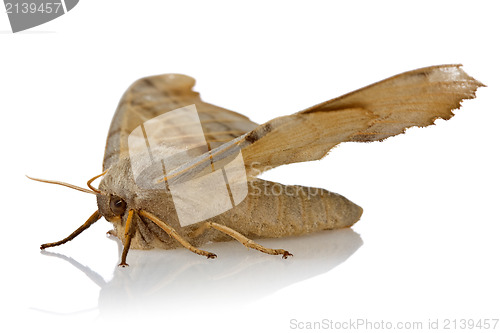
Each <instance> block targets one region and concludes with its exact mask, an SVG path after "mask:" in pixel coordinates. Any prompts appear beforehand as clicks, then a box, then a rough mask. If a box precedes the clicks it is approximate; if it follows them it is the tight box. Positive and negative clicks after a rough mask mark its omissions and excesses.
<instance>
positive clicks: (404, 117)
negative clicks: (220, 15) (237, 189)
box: [41, 65, 482, 265]
mask: <svg viewBox="0 0 500 333" xmlns="http://www.w3.org/2000/svg"><path fill="white" fill-rule="evenodd" d="M193 85H194V80H193V79H192V78H190V77H187V76H183V75H177V74H175V75H174V74H171V75H162V76H153V77H148V78H143V79H140V80H138V81H137V82H135V83H134V84H133V85H132V86H131V87H130V88H129V89H128V90H127V92H126V93H125V94H124V96H123V98H122V100H121V101H120V104H119V106H118V109H117V111H116V114H115V116H114V118H113V121H112V123H111V127H110V130H109V134H108V141H107V145H106V151H105V156H104V165H103V169H104V170H106V171H105V172H104V173H103V174H101V175H99V176H103V178H102V181H101V183H100V185H99V189H96V188H94V187H93V186H92V185H91V182H92V181H93V180H95V179H96V178H97V177H94V178H93V179H91V180H90V181H89V183H88V185H89V187H90V189H91V190H87V189H82V188H79V187H76V186H73V185H69V184H65V183H61V182H53V181H45V182H52V183H57V184H61V185H65V186H69V187H72V188H75V189H79V190H82V191H85V192H89V193H93V194H95V195H96V196H97V205H98V210H97V211H96V212H95V213H94V214H93V215H92V216H91V217H90V218H89V219H88V221H87V222H85V224H83V225H82V226H81V227H80V228H78V229H77V230H76V231H75V232H73V233H72V234H71V235H70V236H68V237H67V238H65V239H63V240H62V241H59V242H55V243H49V244H44V245H42V246H41V248H42V249H44V248H47V247H51V246H56V245H60V244H63V243H65V242H67V241H69V240H71V239H73V238H74V237H76V236H77V235H78V234H80V233H81V232H82V231H83V230H85V229H86V228H88V227H89V226H90V225H91V224H93V223H94V222H96V221H97V220H98V219H99V218H100V217H102V216H104V217H105V218H106V219H107V220H108V221H110V222H112V223H113V225H114V230H113V231H111V233H112V234H113V235H115V236H116V237H118V238H119V239H120V240H121V241H122V242H123V244H124V250H123V253H122V260H121V265H126V256H127V253H128V250H129V248H130V247H132V248H135V249H150V248H165V249H169V248H173V247H178V246H180V245H182V246H184V247H186V248H188V249H189V250H191V251H193V252H195V253H197V254H200V255H205V256H207V257H208V258H213V257H215V254H213V253H209V252H207V251H203V250H201V249H198V248H197V246H200V245H202V244H204V243H207V242H210V241H227V240H230V239H232V238H234V239H236V240H238V241H240V242H241V243H242V244H243V245H245V246H247V247H249V248H254V249H257V250H260V251H262V252H265V253H268V254H281V255H282V256H283V257H285V258H286V256H288V255H290V253H289V252H287V251H285V250H282V249H269V248H265V247H263V246H261V245H259V244H257V243H255V242H253V241H252V240H250V238H258V237H283V236H290V235H301V234H305V233H309V232H313V231H319V230H324V229H336V228H344V227H349V226H351V225H353V224H354V223H355V222H357V221H358V220H359V218H360V217H361V214H362V209H361V207H359V206H357V205H356V204H354V203H352V202H351V201H349V200H348V199H346V198H344V197H343V196H341V195H338V194H335V193H331V192H328V191H325V190H318V189H314V188H308V187H303V186H284V185H281V184H277V183H272V182H269V181H264V180H260V179H258V178H255V177H256V176H257V175H258V174H259V173H261V172H262V171H264V170H266V169H269V168H274V167H277V166H279V165H283V164H288V163H295V162H302V161H312V160H317V159H320V158H322V157H323V156H325V155H326V154H327V153H328V151H329V150H330V149H332V147H334V146H335V145H337V144H339V143H341V142H353V141H356V142H369V141H380V140H383V139H385V138H387V137H390V136H393V135H397V134H401V133H403V132H404V131H405V129H406V128H408V127H412V126H420V127H423V126H428V125H431V124H433V123H434V121H435V120H436V119H438V118H442V119H450V118H451V117H452V116H453V113H452V110H453V109H457V108H459V107H460V102H461V101H462V100H463V99H470V98H474V97H475V91H476V89H477V88H478V87H480V86H482V84H481V83H480V82H478V81H476V80H474V79H473V78H472V77H470V76H468V75H467V74H466V73H465V72H464V71H463V70H462V69H461V68H460V66H459V65H444V66H435V67H428V68H422V69H418V70H414V71H411V72H406V73H403V74H400V75H397V76H394V77H391V78H389V79H386V80H384V81H381V82H378V83H375V84H373V85H370V86H367V87H365V88H362V89H360V90H357V91H354V92H351V93H349V94H346V95H344V96H341V97H339V98H336V99H332V100H330V101H327V102H324V103H321V104H318V105H316V106H313V107H311V108H308V109H306V110H304V111H301V112H298V113H295V114H292V115H290V116H285V117H279V118H276V119H273V120H271V121H269V122H267V123H265V124H263V125H258V124H256V123H254V122H252V121H250V120H249V119H248V118H247V117H245V116H243V115H241V114H238V113H235V112H232V111H229V110H226V109H223V108H220V107H217V106H214V105H210V104H207V103H204V102H202V101H201V100H200V97H199V94H198V93H196V92H193V91H192V87H193ZM192 104H194V105H195V106H196V109H197V110H198V113H199V117H200V120H201V125H202V128H203V133H204V135H205V139H206V141H207V142H208V144H209V147H210V151H208V152H206V153H203V154H199V155H198V156H195V157H193V158H192V159H191V160H189V161H187V162H186V163H184V164H183V165H181V166H179V167H178V168H177V169H176V170H175V173H174V175H175V177H174V178H177V179H178V181H180V182H182V181H184V180H186V179H192V178H196V175H197V174H199V173H203V172H206V170H207V168H210V166H212V167H213V164H212V163H213V161H214V160H215V161H216V162H217V161H222V160H223V159H224V158H225V157H226V156H229V155H230V154H231V153H235V152H238V151H241V152H242V155H243V160H244V163H245V167H246V170H247V177H248V184H249V186H248V188H249V190H248V196H247V197H246V198H245V199H244V200H243V201H242V202H241V203H240V204H238V205H237V206H236V207H234V208H233V209H230V210H228V211H226V212H225V213H222V214H220V215H217V216H215V217H212V218H209V219H207V220H205V221H201V222H198V223H195V224H192V225H188V226H181V224H180V223H179V220H178V218H177V214H176V211H175V207H174V205H173V204H172V197H171V195H170V193H169V192H168V191H165V190H160V189H144V188H141V187H139V186H137V184H136V183H135V182H134V178H133V177H132V175H131V174H132V172H131V166H130V160H131V159H130V156H129V150H128V141H127V139H128V136H129V134H130V133H131V132H132V131H133V130H134V129H135V128H137V127H138V126H141V124H143V123H144V122H146V121H147V120H149V119H152V118H154V117H157V116H159V115H161V114H163V113H165V112H168V111H171V110H174V109H178V108H180V107H183V106H187V105H192ZM178 127H179V128H177V129H176V128H171V129H170V130H171V131H179V132H180V133H182V128H181V124H179V126H178ZM166 130H167V129H165V131H166ZM174 180H175V179H174ZM160 181H161V179H160ZM163 181H165V180H163ZM169 181H170V180H169ZM192 209H193V210H196V209H202V208H201V207H192ZM247 237H248V238H247Z"/></svg>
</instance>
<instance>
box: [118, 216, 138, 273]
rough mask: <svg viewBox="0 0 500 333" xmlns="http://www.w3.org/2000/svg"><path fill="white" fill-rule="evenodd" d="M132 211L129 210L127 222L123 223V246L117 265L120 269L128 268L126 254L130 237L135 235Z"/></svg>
mask: <svg viewBox="0 0 500 333" xmlns="http://www.w3.org/2000/svg"><path fill="white" fill-rule="evenodd" d="M133 217H134V211H133V210H132V209H131V210H129V211H128V216H127V222H125V244H124V245H123V251H122V261H121V263H120V264H119V266H121V267H125V266H128V264H127V262H126V261H127V254H128V250H129V249H130V242H131V241H132V236H133V235H134V233H135V223H133Z"/></svg>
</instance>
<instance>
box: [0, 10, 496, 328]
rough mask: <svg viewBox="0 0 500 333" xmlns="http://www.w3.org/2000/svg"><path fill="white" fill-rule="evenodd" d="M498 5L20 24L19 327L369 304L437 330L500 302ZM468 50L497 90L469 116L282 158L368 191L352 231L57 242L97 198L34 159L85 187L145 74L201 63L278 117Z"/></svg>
mask: <svg viewBox="0 0 500 333" xmlns="http://www.w3.org/2000/svg"><path fill="white" fill-rule="evenodd" d="M377 3H378V2H377ZM384 4H385V3H384ZM115 6H120V12H119V13H118V12H116V14H115V15H111V14H110V13H112V12H113V10H116V7H115ZM497 12H498V11H496V10H495V5H494V2H482V3H481V4H480V3H474V4H472V3H468V4H462V3H458V2H448V1H444V2H439V3H435V2H425V1H424V2H419V4H418V5H417V4H415V5H412V6H409V5H406V4H405V5H403V4H401V3H399V2H388V3H387V4H385V5H382V4H377V5H375V4H371V3H368V2H367V3H362V4H354V3H353V4H337V5H334V4H330V2H327V1H318V2H315V4H307V5H305V4H299V3H296V2H281V1H278V2H275V3H272V4H270V3H266V4H264V3H261V4H260V6H257V5H252V6H250V5H246V6H242V5H239V4H236V3H233V2H223V3H221V5H220V6H219V7H217V6H215V5H213V4H210V5H209V4H205V3H201V2H190V1H186V2H178V1H176V2H170V1H165V2H162V4H159V2H153V1H141V3H140V5H139V3H138V2H123V1H106V2H102V1H99V2H98V1H85V2H81V3H80V4H78V5H77V6H76V7H75V8H74V9H73V10H72V11H71V12H70V13H68V14H67V15H65V16H64V17H62V18H60V19H58V20H54V21H53V22H50V23H47V24H46V25H43V26H40V27H39V28H38V29H33V31H32V32H26V33H24V34H17V35H11V34H8V33H2V34H1V35H0V45H1V50H2V52H1V53H0V91H1V95H0V110H1V112H2V116H3V117H2V126H3V129H2V130H1V131H0V135H1V141H2V165H1V168H2V169H1V171H2V173H1V174H2V186H1V188H2V190H1V195H2V218H1V221H2V237H1V242H0V247H1V252H0V253H1V272H2V274H1V275H0V280H1V283H0V288H1V295H2V297H1V298H2V302H0V313H1V324H2V327H3V328H7V327H11V329H10V330H14V331H35V330H36V331H39V332H48V331H54V332H67V331H77V332H80V331H88V330H89V329H92V330H94V331H96V332H109V331H118V330H120V331H121V332H133V331H137V330H141V331H144V332H146V331H152V330H156V331H162V332H163V331H164V332H172V331H174V332H182V331H191V332H193V331H198V332H201V331H207V332H226V331H227V332H229V331H232V332H234V331H238V332H239V331H242V332H250V331H251V332H288V331H292V332H293V331H300V330H299V329H293V323H296V324H297V325H298V323H299V322H300V323H303V324H304V323H307V322H315V321H322V320H323V319H326V320H332V321H334V322H349V321H350V320H357V319H364V320H368V321H372V322H377V323H380V321H382V320H383V321H385V322H392V323H394V324H395V323H397V322H421V323H423V328H424V329H423V330H419V331H421V332H424V331H428V330H427V328H428V325H429V320H431V321H435V320H439V324H440V328H441V329H442V328H444V326H443V325H444V321H445V320H447V319H449V320H453V319H457V320H460V319H469V318H473V319H476V320H477V319H487V318H499V317H500V284H499V281H500V266H499V264H498V262H499V260H498V259H499V254H500V218H499V216H498V215H499V214H498V203H499V202H500V200H499V199H500V195H499V192H498V189H499V188H500V178H499V173H498V170H499V169H500V162H499V161H498V152H499V148H498V147H499V139H498V129H497V126H498V125H497V124H498V123H499V122H500V112H499V107H498V96H499V93H498V92H499V84H500V79H499V78H500V75H499V74H500V73H499V72H500V70H499V68H500V67H499V66H498V63H497V61H498V59H500V54H499V51H498V49H497V45H496V44H498V43H496V42H495V41H496V40H497V39H498V38H497V32H498V31H499V23H498V20H497V14H496V13H497ZM6 20H7V17H6V16H3V15H1V14H0V30H1V31H6V30H8V28H9V27H8V23H7V21H6ZM43 31H54V32H53V33H40V32H43ZM456 62H461V63H463V64H464V69H465V70H466V71H467V72H468V73H469V74H470V75H472V76H474V77H475V78H477V79H478V80H480V81H482V82H483V83H485V84H486V85H488V87H487V88H482V89H480V90H479V92H478V96H477V99H475V100H472V101H466V102H464V103H463V108H462V109H461V110H459V111H457V113H456V114H457V115H456V116H455V117H454V118H452V119H451V120H450V121H446V122H445V121H438V122H437V125H436V126H432V127H429V128H425V129H410V130H409V131H408V132H407V134H405V135H404V136H398V137H395V138H391V139H388V140H386V141H385V142H382V143H371V144H343V145H341V146H340V147H337V148H335V149H334V150H333V151H332V152H331V153H330V154H329V155H328V156H327V157H326V158H325V159H323V160H322V161H319V162H311V163H303V164H298V165H293V166H285V167H280V168H278V169H275V170H273V171H271V172H269V173H267V174H265V176H264V177H265V178H266V179H272V180H275V181H280V182H283V183H286V184H303V185H308V186H318V187H323V188H326V189H328V190H331V191H334V192H337V193H341V194H343V195H345V196H346V197H348V198H349V199H351V200H352V201H354V202H356V203H357V204H359V205H361V206H362V207H363V208H364V215H363V217H362V219H361V221H359V223H357V224H356V225H355V226H354V228H353V230H343V231H340V232H324V233H320V234H316V235H310V236H306V237H298V238H290V239H278V240H271V239H265V240H262V241H261V243H262V244H264V245H267V246H273V247H282V248H285V249H288V250H290V251H291V252H292V253H293V254H294V257H292V258H289V259H287V260H283V259H281V258H279V257H270V256H266V255H264V254H261V253H259V252H256V251H249V250H247V249H245V248H244V247H242V246H241V245H240V244H238V243H236V242H228V243H223V244H210V245H207V246H205V247H203V248H204V249H207V250H210V251H213V252H215V253H217V255H218V258H217V259H215V260H207V259H205V258H203V257H199V256H196V255H194V254H191V253H189V252H188V251H186V250H184V249H178V250H173V251H150V252H140V251H132V252H131V253H130V255H129V264H130V267H128V268H118V267H116V264H117V263H118V261H119V251H120V246H119V245H118V244H117V243H116V242H115V241H113V240H108V239H106V237H105V233H106V231H107V230H109V229H110V227H111V225H110V224H108V223H107V222H105V221H99V222H98V223H96V225H95V226H92V227H91V228H90V229H89V230H88V231H86V232H85V233H83V234H82V235H81V236H79V237H78V238H77V239H75V240H74V241H72V242H71V243H68V244H66V245H64V246H61V247H58V248H54V249H50V250H47V251H45V252H42V253H40V251H39V250H38V247H39V245H40V244H41V243H44V242H50V241H55V240H58V239H60V238H62V237H64V236H66V235H67V234H69V233H70V232H71V231H73V230H74V229H76V227H78V226H79V225H80V224H82V223H83V222H84V221H85V219H86V218H87V217H88V216H90V214H92V212H93V211H95V209H96V204H95V198H93V197H92V196H91V195H88V194H84V193H80V192H76V191H72V190H70V189H66V188H62V187H57V186H53V185H46V184H39V183H34V182H31V181H29V180H28V179H26V178H25V177H24V175H25V174H29V175H31V176H35V177H42V178H47V179H58V180H61V181H67V182H71V183H74V184H76V185H80V186H83V185H84V184H85V182H86V181H87V179H89V178H90V177H92V176H94V175H96V174H98V173H99V172H100V170H101V162H102V154H103V151H104V144H105V138H106V134H107V129H108V126H109V123H110V121H111V118H112V115H113V112H114V109H115V107H116V105H117V103H118V100H119V98H120V96H121V94H122V93H123V92H124V91H125V89H126V88H127V87H128V85H129V84H130V83H132V82H133V81H134V80H136V79H137V78H139V77H141V76H145V75H151V74H159V73H163V72H180V73H185V74H189V75H192V76H193V77H195V78H196V79H197V82H198V83H197V85H196V87H195V90H197V91H200V92H201V94H202V98H203V99H204V100H206V101H207V102H210V103H214V104H217V105H220V106H222V107H226V108H228V109H232V110H236V111H238V112H241V113H243V114H246V115H249V116H250V117H251V119H252V120H254V121H257V122H264V121H266V120H268V119H270V118H272V117H276V116H281V115H285V114H288V113H292V112H295V111H298V110H300V109H303V108H306V107H309V106H311V105H313V104H316V103H319V102H321V101H324V100H326V99H329V98H333V97H336V96H338V95H341V94H343V93H346V92H349V91H351V90H353V89H357V88H360V87H361V86H364V85H366V84H370V83H372V82H375V81H377V80H380V79H384V78H386V77H388V76H391V75H394V74H397V73H400V72H402V71H406V70H411V69H414V68H418V67H423V66H427V65H435V64H441V63H456ZM294 320H295V321H294ZM12 325H14V326H12ZM12 327H14V329H12ZM358 330H360V331H362V329H358ZM499 330H500V324H498V325H497V328H496V331H497V332H498V331H499ZM306 331H311V330H306ZM323 331H333V330H329V329H324V330H323ZM343 331H346V332H347V331H349V329H345V330H343ZM351 331H354V330H353V329H351ZM378 331H379V332H380V331H384V330H378ZM389 331H390V330H389ZM393 331H395V330H393ZM437 331H438V330H431V332H437ZM447 331H453V330H447ZM462 331H469V332H471V331H473V330H462ZM476 331H478V328H476ZM482 331H483V332H492V331H493V330H491V329H490V330H484V329H483V330H482ZM493 332H494V331H493Z"/></svg>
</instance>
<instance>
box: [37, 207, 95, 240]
mask: <svg viewBox="0 0 500 333" xmlns="http://www.w3.org/2000/svg"><path fill="white" fill-rule="evenodd" d="M100 218H101V214H100V213H99V211H98V210H97V211H95V212H94V214H92V215H91V216H90V217H89V219H88V220H87V221H86V222H85V223H84V224H82V225H81V226H80V227H79V228H78V229H76V230H75V231H73V232H72V233H71V235H69V236H68V237H66V238H64V239H63V240H60V241H59V242H54V243H46V244H42V245H41V246H40V250H43V249H46V248H48V247H53V246H58V245H61V244H64V243H66V242H69V241H70V240H72V239H73V238H75V237H76V236H78V235H79V234H81V233H82V232H83V231H84V230H86V229H88V227H90V226H91V225H92V224H94V223H95V222H97V220H99V219H100Z"/></svg>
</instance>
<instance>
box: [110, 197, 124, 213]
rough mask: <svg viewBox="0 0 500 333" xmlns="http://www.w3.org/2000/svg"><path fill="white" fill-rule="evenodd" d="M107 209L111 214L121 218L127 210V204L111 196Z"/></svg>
mask: <svg viewBox="0 0 500 333" xmlns="http://www.w3.org/2000/svg"><path fill="white" fill-rule="evenodd" d="M109 208H110V209H111V211H112V212H113V214H115V215H117V216H122V215H123V213H125V210H126V209H127V203H126V202H125V200H123V199H122V198H120V197H117V196H115V195H113V196H111V199H110V201H109Z"/></svg>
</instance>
